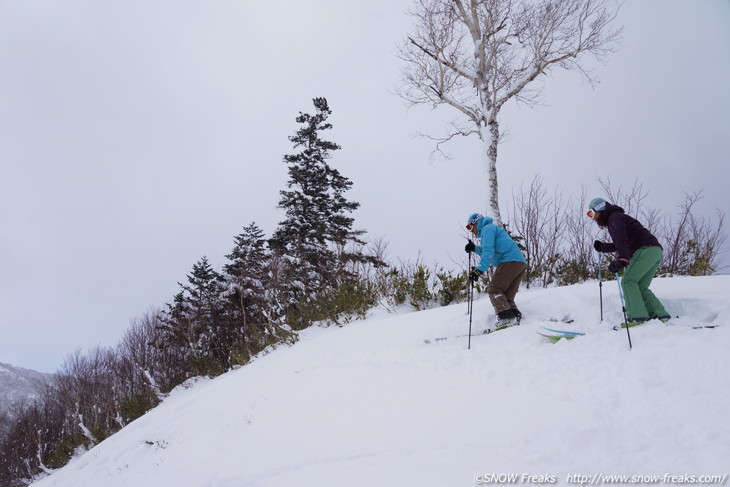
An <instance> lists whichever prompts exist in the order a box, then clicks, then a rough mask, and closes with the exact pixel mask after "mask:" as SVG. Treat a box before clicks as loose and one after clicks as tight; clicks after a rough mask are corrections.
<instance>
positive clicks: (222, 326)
mask: <svg viewBox="0 0 730 487" xmlns="http://www.w3.org/2000/svg"><path fill="white" fill-rule="evenodd" d="M187 278H188V284H180V287H181V288H182V290H181V291H180V292H179V293H178V294H176V295H175V297H174V302H173V304H168V305H167V308H168V309H167V311H166V313H165V318H164V319H163V322H164V326H163V329H164V331H165V335H166V336H165V344H166V345H170V346H176V347H179V348H180V349H181V352H182V353H184V354H185V355H186V358H187V361H188V363H189V364H190V365H191V367H192V369H193V372H195V373H196V374H201V375H217V374H220V373H222V372H225V371H226V370H227V369H228V368H229V367H230V353H229V351H230V344H231V342H232V341H234V339H233V337H232V330H231V326H230V320H229V319H228V316H227V314H226V306H225V299H224V296H223V293H224V290H225V288H224V286H223V278H222V277H221V275H220V274H219V273H218V272H216V271H215V270H214V269H213V268H212V267H211V265H210V263H209V262H208V258H207V257H203V258H202V259H201V260H200V261H198V262H197V263H196V264H195V265H193V270H192V272H191V273H190V274H188V276H187Z"/></svg>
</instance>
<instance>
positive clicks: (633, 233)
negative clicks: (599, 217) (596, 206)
mask: <svg viewBox="0 0 730 487" xmlns="http://www.w3.org/2000/svg"><path fill="white" fill-rule="evenodd" d="M603 211H604V214H603V218H604V221H605V222H606V226H607V227H608V233H609V234H611V238H612V239H613V243H606V244H605V245H604V247H603V251H604V252H618V257H619V259H626V260H631V257H632V256H633V255H634V252H636V251H637V250H639V249H640V248H641V247H659V248H661V245H659V240H657V238H656V237H655V236H654V235H652V234H651V232H650V231H649V230H647V229H646V228H644V226H643V225H642V224H641V223H639V222H638V221H636V219H634V218H631V217H630V216H629V215H627V214H626V213H624V209H623V208H621V207H620V206H616V205H612V204H611V203H606V209H605V210H603Z"/></svg>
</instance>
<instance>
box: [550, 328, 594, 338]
mask: <svg viewBox="0 0 730 487" xmlns="http://www.w3.org/2000/svg"><path fill="white" fill-rule="evenodd" d="M543 328H544V329H546V330H547V331H551V332H553V333H561V334H563V335H568V336H574V337H576V336H581V335H585V333H582V332H580V331H568V330H553V329H552V328H548V327H546V326H543Z"/></svg>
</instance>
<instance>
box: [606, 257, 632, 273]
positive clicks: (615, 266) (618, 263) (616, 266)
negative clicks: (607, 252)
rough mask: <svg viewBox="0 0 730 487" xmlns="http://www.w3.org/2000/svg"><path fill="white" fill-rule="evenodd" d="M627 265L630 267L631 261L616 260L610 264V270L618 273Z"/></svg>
mask: <svg viewBox="0 0 730 487" xmlns="http://www.w3.org/2000/svg"><path fill="white" fill-rule="evenodd" d="M627 265H629V261H628V260H626V259H619V260H614V261H613V262H611V263H610V264H608V270H609V271H611V272H618V271H620V270H621V269H623V268H624V267H626V266H627Z"/></svg>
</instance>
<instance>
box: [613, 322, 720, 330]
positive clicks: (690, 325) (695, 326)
mask: <svg viewBox="0 0 730 487" xmlns="http://www.w3.org/2000/svg"><path fill="white" fill-rule="evenodd" d="M651 321H653V320H650V321H645V322H643V323H630V324H629V325H628V327H629V328H633V327H635V326H640V325H644V324H646V323H651ZM661 324H662V325H664V326H683V327H685V328H692V329H693V330H701V329H703V328H717V327H719V326H720V325H700V324H696V323H688V324H684V323H661ZM626 326H627V325H626V323H621V324H620V325H616V326H614V327H613V329H614V330H616V331H618V330H624V329H626Z"/></svg>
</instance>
